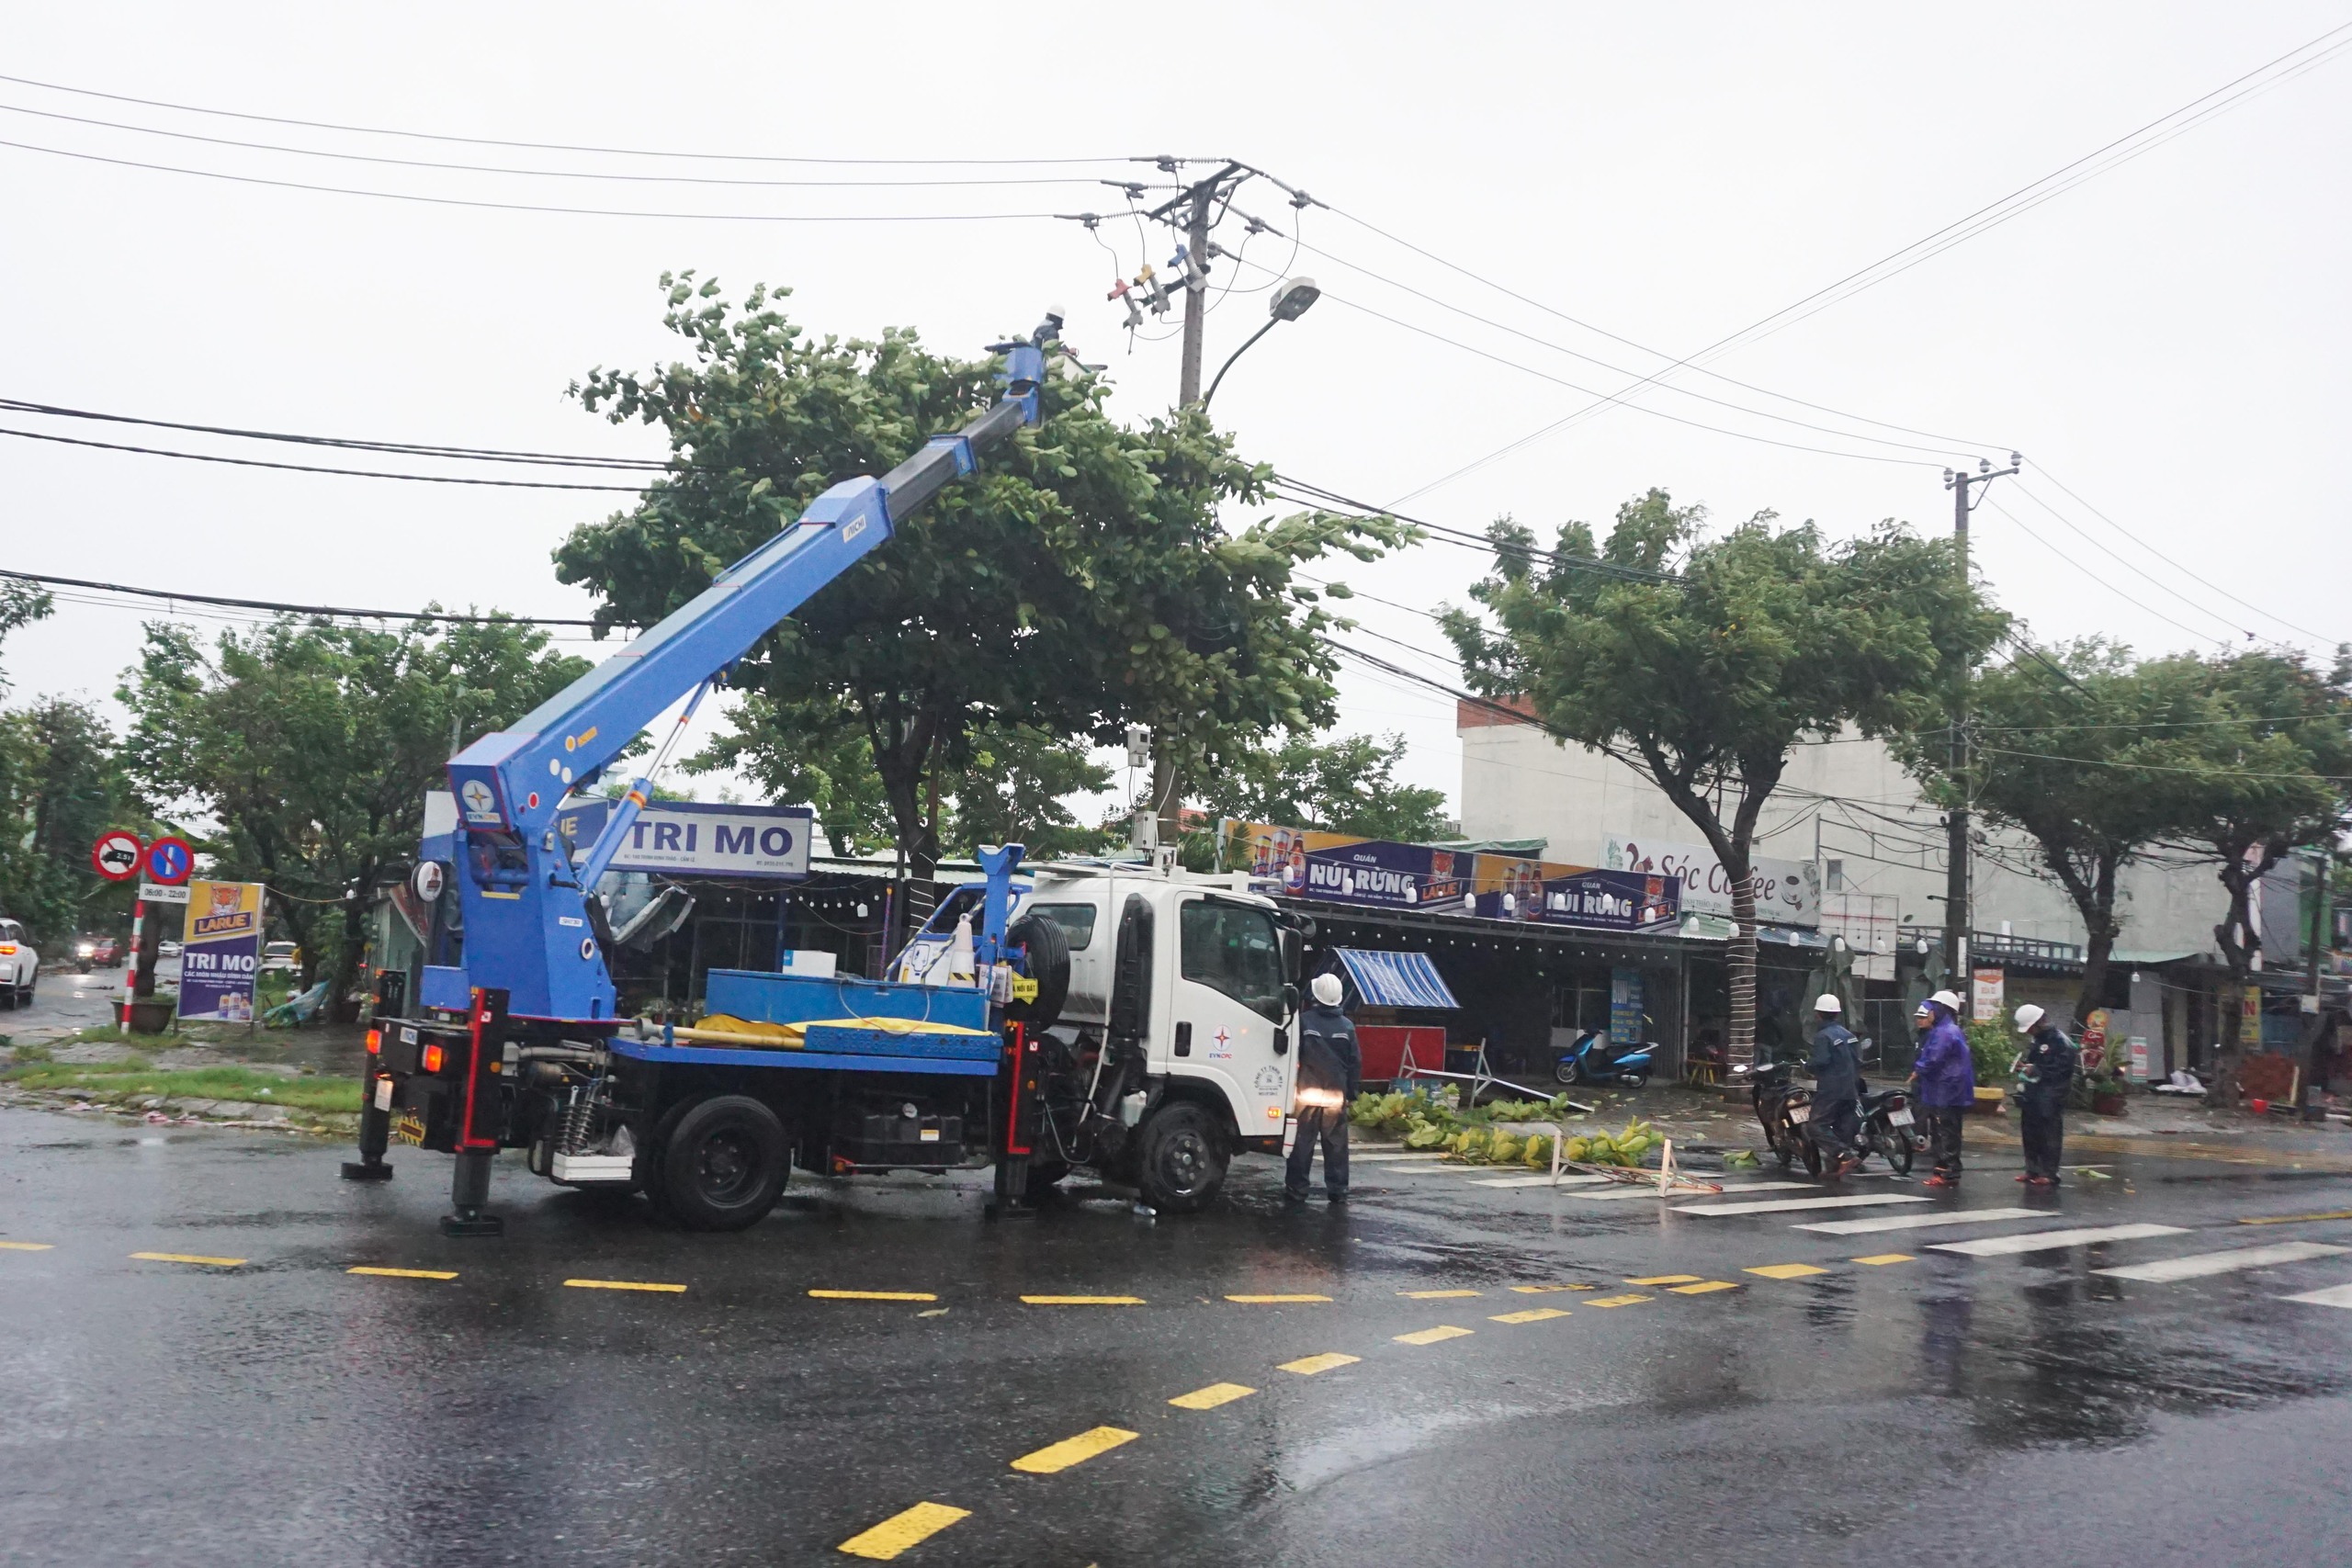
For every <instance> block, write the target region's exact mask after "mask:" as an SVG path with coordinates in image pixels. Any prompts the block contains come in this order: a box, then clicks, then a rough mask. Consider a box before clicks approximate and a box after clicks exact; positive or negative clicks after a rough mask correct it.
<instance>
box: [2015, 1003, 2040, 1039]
mask: <svg viewBox="0 0 2352 1568" xmlns="http://www.w3.org/2000/svg"><path fill="white" fill-rule="evenodd" d="M2017 1018H2018V1033H2019V1034H2030V1033H2032V1032H2033V1026H2034V1025H2035V1024H2037V1023H2040V1022H2041V1009H2040V1008H2038V1007H2036V1006H2034V1005H2033V1004H2032V1003H2031V1002H2028V1003H2026V1004H2025V1006H2023V1007H2021V1008H2019V1009H2018V1013H2017Z"/></svg>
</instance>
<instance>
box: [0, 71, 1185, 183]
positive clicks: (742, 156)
mask: <svg viewBox="0 0 2352 1568" xmlns="http://www.w3.org/2000/svg"><path fill="white" fill-rule="evenodd" d="M0 82H9V83H13V84H15V85H17V86H20V87H39V88H41V89H42V90H44V91H46V92H51V93H70V94H73V95H74V96H77V97H85V98H103V99H105V100H107V102H109V103H118V104H135V105H137V106H139V107H141V108H151V109H170V110H173V111H174V112H175V113H179V114H200V115H210V116H213V117H215V118H221V119H242V120H247V121H250V122H252V123H254V124H257V125H290V126H298V127H300V128H301V129H303V130H334V131H341V132H345V133H346V134H349V135H354V136H397V137H402V138H405V139H408V140H410V141H447V142H450V143H453V144H458V145H463V146H469V147H518V148H523V149H526V150H527V151H530V152H593V153H600V154H605V155H610V156H614V157H625V158H692V159H698V160H705V161H709V162H718V163H735V164H842V165H912V166H929V167H939V168H948V167H966V166H972V167H978V166H1017V165H1049V164H1061V165H1077V164H1149V163H1182V162H1198V161H1200V160H1184V159H1171V158H1167V157H1165V156H1134V155H1126V156H1107V157H1100V158H826V157H810V156H808V155H806V154H783V153H764V152H674V151H663V150H660V149H652V148H642V147H599V146H593V145H581V144H578V143H573V142H563V141H508V140H504V139H502V138H498V137H490V136H452V135H447V134H444V133H441V132H437V131H430V130H400V129H398V128H395V127H388V126H372V125H345V124H340V123H338V122H336V121H333V120H321V119H297V118H291V117H289V116H285V115H268V114H248V113H244V112H242V111H240V110H236V109H216V108H207V107H203V106H201V105H198V104H179V103H171V102H168V101H166V100H164V99H160V98H140V97H133V96H130V95H129V94H127V93H105V92H100V91H98V90H97V89H96V88H94V87H69V86H66V85H63V84H62V83H57V82H42V81H37V80H35V79H34V78H32V77H29V76H6V75H0Z"/></svg>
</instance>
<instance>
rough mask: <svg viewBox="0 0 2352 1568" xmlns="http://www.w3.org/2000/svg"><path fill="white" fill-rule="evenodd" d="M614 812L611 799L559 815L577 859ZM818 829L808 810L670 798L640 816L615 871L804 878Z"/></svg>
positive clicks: (557, 824) (561, 831)
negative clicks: (813, 835)
mask: <svg viewBox="0 0 2352 1568" xmlns="http://www.w3.org/2000/svg"><path fill="white" fill-rule="evenodd" d="M612 809H613V803H612V802H611V801H609V800H594V801H582V802H581V803H579V804H578V805H577V806H571V807H565V808H564V809H563V810H562V811H560V812H559V813H557V815H556V819H555V830H556V832H557V834H558V835H559V836H568V837H569V838H570V839H571V845H572V859H573V860H574V861H575V862H577V861H580V860H583V859H585V858H586V857H587V854H588V851H589V848H590V846H592V845H593V844H594V843H595V841H596V835H597V834H599V833H601V832H603V831H604V829H605V818H607V817H608V816H610V815H611V813H612ZM816 825H817V819H816V814H815V813H814V812H812V811H810V810H809V808H808V807H805V806H706V805H703V804H701V803H700V802H697V801H690V800H665V801H662V803H660V804H659V805H655V806H649V807H646V808H645V809H644V810H643V811H640V812H639V813H638V817H637V820H636V821H635V822H634V823H632V824H630V826H629V831H628V841H627V842H625V843H623V844H622V845H621V852H620V853H619V854H617V855H615V856H614V857H613V864H612V869H613V870H615V871H650V872H662V873H667V874H671V875H673V876H676V875H688V874H695V875H704V876H759V877H801V876H806V875H808V874H809V838H810V836H811V835H812V834H813V832H814V830H815V829H816Z"/></svg>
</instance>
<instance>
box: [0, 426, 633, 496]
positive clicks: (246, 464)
mask: <svg viewBox="0 0 2352 1568" xmlns="http://www.w3.org/2000/svg"><path fill="white" fill-rule="evenodd" d="M0 435H14V436H18V437H21V438H22V439H24V440H27V441H51V442H55V443H57V444H59V445H61V446H95V447H96V448H98V449H99V450H100V451H104V452H136V453H138V454H139V455H140V456H141V457H177V458H179V459H181V460H182V461H184V462H190V463H227V464H230V465H231V466H232V467H235V468H280V469H284V470H286V471H288V472H290V473H298V474H341V475H343V476H345V478H348V479H407V480H409V481H411V482H412V483H415V484H434V485H493V486H496V487H498V488H500V489H502V490H599V491H621V492H624V493H626V494H629V495H637V494H640V493H642V492H643V491H644V490H645V489H646V486H644V485H598V484H574V483H569V482H565V481H560V480H556V479H476V478H473V477H471V476H469V475H463V474H401V473H393V472H391V471H390V470H388V469H382V468H325V467H322V466H321V465H319V464H316V463H272V462H268V461H266V460H265V459H263V458H260V457H220V456H219V455H217V454H214V453H210V452H181V451H175V450H174V449H172V448H170V447H166V446H127V445H125V444H124V443H122V442H119V441H90V440H85V439H84V438H83V437H81V436H78V435H53V434H49V433H47V432H45V431H39V430H17V429H15V428H13V427H11V426H8V425H0Z"/></svg>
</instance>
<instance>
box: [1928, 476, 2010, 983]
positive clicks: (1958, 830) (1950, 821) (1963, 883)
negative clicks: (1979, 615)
mask: <svg viewBox="0 0 2352 1568" xmlns="http://www.w3.org/2000/svg"><path fill="white" fill-rule="evenodd" d="M2024 461H2025V460H2024V459H2023V458H2021V457H2018V455H2017V454H2016V453H2015V452H2012V453H2010V454H2009V466H2008V467H2007V468H2000V469H1996V468H1994V467H1993V465H1992V463H1991V462H1989V461H1988V460H1986V459H1985V458H1983V457H1979V458H1978V459H1977V460H1976V472H1974V473H1973V474H1967V473H1962V472H1960V471H1959V470H1957V469H1953V468H1946V469H1945V470H1944V488H1945V489H1946V490H1948V491H1951V536H1952V543H1953V544H1954V546H1955V547H1957V548H1956V552H1955V553H1956V554H1957V556H1958V558H1959V570H1960V589H1961V592H1962V593H1966V592H1968V591H1969V580H1968V514H1969V513H1971V512H1973V511H1974V510H1975V507H1976V505H1977V504H1978V502H1971V501H1970V500H1969V498H1968V489H1969V487H1970V486H1971V485H1988V484H1991V483H1992V482H1993V481H1994V480H1995V479H2006V478H2007V477H2008V476H2009V475H2011V474H2014V473H2016V472H2017V471H2018V468H2021V467H2023V466H2024ZM1980 500H1981V498H1980ZM1968 677H1969V671H1968V668H1967V667H1966V666H1965V665H1963V666H1962V667H1961V670H1960V673H1959V676H1958V678H1957V679H1956V680H1955V681H1954V682H1953V685H1952V697H1951V779H1952V782H1953V784H1955V785H1957V786H1959V787H1960V788H1961V790H1962V795H1961V798H1960V799H1959V800H1957V801H1955V802H1954V803H1953V805H1952V807H1951V813H1950V815H1949V816H1947V817H1946V818H1945V825H1946V827H1947V828H1948V829H1949V830H1950V835H1951V837H1950V840H1949V841H1948V842H1947V844H1946V846H1945V849H1944V860H1945V869H1944V969H1945V972H1946V973H1948V974H1949V975H1950V976H1951V988H1952V992H1953V994H1954V995H1956V996H1957V997H1959V998H1960V1014H1961V1016H1962V1018H1973V1017H1974V1016H1975V1015H1976V1006H1975V996H1976V987H1975V983H1974V982H1975V974H1974V971H1973V969H1972V968H1971V966H1970V964H1969V955H1968V917H1969V908H1968V880H1969V879H1968V871H1969V865H1968V861H1969V852H1970V850H1969V837H1968V798H1967V795H1966V782H1967V778H1968Z"/></svg>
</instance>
